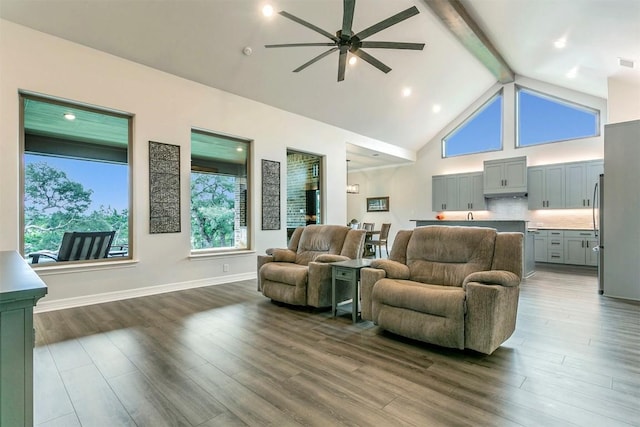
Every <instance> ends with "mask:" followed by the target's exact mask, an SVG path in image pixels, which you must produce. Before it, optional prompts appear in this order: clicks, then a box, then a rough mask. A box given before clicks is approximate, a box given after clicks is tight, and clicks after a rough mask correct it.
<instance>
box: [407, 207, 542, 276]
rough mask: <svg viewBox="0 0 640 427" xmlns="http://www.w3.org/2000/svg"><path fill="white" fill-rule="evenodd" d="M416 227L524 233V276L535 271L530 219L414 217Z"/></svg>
mask: <svg viewBox="0 0 640 427" xmlns="http://www.w3.org/2000/svg"><path fill="white" fill-rule="evenodd" d="M411 221H415V222H416V227H422V226H425V225H451V226H462V227H489V228H495V229H496V230H498V231H502V232H517V233H522V234H523V235H524V248H523V251H522V270H523V271H522V277H529V276H531V275H533V273H535V265H536V262H535V248H534V236H533V235H532V234H530V233H529V232H528V230H527V223H528V221H523V220H510V219H489V220H473V219H472V220H467V221H465V220H437V219H412V220H411Z"/></svg>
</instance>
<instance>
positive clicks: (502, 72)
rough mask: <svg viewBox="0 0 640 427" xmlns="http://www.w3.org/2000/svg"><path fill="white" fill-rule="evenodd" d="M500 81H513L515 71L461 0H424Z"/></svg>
mask: <svg viewBox="0 0 640 427" xmlns="http://www.w3.org/2000/svg"><path fill="white" fill-rule="evenodd" d="M422 1H424V3H425V4H426V5H427V6H428V7H429V8H430V9H431V10H432V11H433V12H434V13H435V14H436V16H438V17H439V18H440V20H442V22H443V23H444V25H445V26H446V27H447V28H449V30H450V31H451V32H452V33H453V34H454V35H455V36H456V37H457V38H458V40H460V42H461V43H462V44H463V45H464V46H465V47H466V48H467V49H468V50H469V52H471V53H472V54H473V55H474V56H475V57H476V58H478V59H479V60H480V62H481V63H482V64H483V65H484V66H485V67H487V69H488V70H489V71H490V72H491V73H492V74H493V75H494V76H496V78H497V79H498V81H499V82H500V83H503V84H504V83H511V82H513V81H514V79H515V73H514V72H513V70H512V69H511V67H509V64H507V61H505V60H504V58H503V57H502V55H500V52H498V50H497V49H496V48H495V46H494V45H493V43H491V41H490V40H489V38H488V37H487V36H486V34H485V33H484V32H483V31H482V29H480V27H479V26H478V24H477V23H476V22H475V21H474V20H473V18H471V16H470V15H469V13H468V12H467V10H466V9H465V8H464V6H463V5H462V3H460V1H459V0H422Z"/></svg>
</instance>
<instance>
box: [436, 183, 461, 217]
mask: <svg viewBox="0 0 640 427" xmlns="http://www.w3.org/2000/svg"><path fill="white" fill-rule="evenodd" d="M431 182H432V191H431V194H432V197H431V199H432V201H431V202H432V205H431V206H432V207H431V209H432V210H433V211H434V212H437V211H455V210H458V177H457V176H456V175H438V176H434V177H432V181H431Z"/></svg>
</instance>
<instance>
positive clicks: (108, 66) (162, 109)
mask: <svg viewBox="0 0 640 427" xmlns="http://www.w3.org/2000/svg"><path fill="white" fill-rule="evenodd" d="M0 76H1V81H0V151H1V155H0V182H1V183H2V185H0V250H19V239H20V235H19V233H20V223H19V213H20V211H19V199H20V190H19V173H20V168H19V165H20V163H21V157H20V149H19V116H18V114H19V111H18V110H19V105H18V99H19V97H18V90H27V91H31V92H36V93H41V94H45V95H49V96H54V97H59V98H64V99H68V100H73V101H76V102H81V103H85V104H91V105H95V106H101V107H107V108H111V109H116V110H120V111H123V112H128V113H132V114H134V115H135V116H134V135H133V149H132V155H133V161H132V164H133V171H134V176H133V200H134V206H133V211H132V215H133V221H134V226H133V230H134V235H133V244H134V247H135V252H134V258H135V260H136V261H137V262H134V263H130V264H128V265H119V266H113V265H112V266H109V267H106V266H104V264H103V265H102V266H101V267H96V269H95V270H91V271H87V269H78V268H66V267H65V268H61V269H58V270H56V271H54V272H52V271H49V272H44V271H42V270H40V271H39V272H38V273H39V274H40V275H41V277H42V278H43V280H44V281H45V282H46V283H47V285H48V286H49V295H48V296H47V297H46V299H45V300H43V302H44V303H45V305H46V302H47V301H49V302H51V301H53V300H60V299H67V298H74V297H85V296H88V295H92V294H97V293H104V292H126V291H131V290H132V289H133V290H140V289H144V288H146V287H152V286H158V285H172V284H173V285H176V284H178V285H180V286H189V285H190V284H202V283H205V282H207V281H216V280H218V281H220V280H224V279H220V278H221V277H223V276H227V277H226V279H227V280H231V279H236V280H237V279H239V278H247V277H252V276H255V266H256V255H255V253H249V254H243V255H225V256H218V257H208V258H205V259H192V258H190V257H189V254H190V240H189V157H190V151H189V144H190V131H191V128H192V127H197V128H202V129H209V130H212V131H216V132H222V133H226V134H230V135H237V136H240V137H243V138H248V139H251V140H253V141H254V144H253V159H252V165H251V170H250V173H251V177H252V179H253V185H252V189H251V193H250V197H251V207H252V210H251V212H250V217H251V221H252V229H251V232H252V248H254V249H255V251H256V252H257V253H264V250H265V249H266V248H267V247H280V246H284V245H285V244H286V224H285V222H284V218H285V214H286V210H285V208H286V191H285V190H286V174H285V172H286V149H287V148H295V149H296V150H299V151H306V152H309V153H314V154H318V155H324V156H326V161H325V163H324V164H325V168H326V170H325V174H324V176H325V182H324V187H323V188H325V189H326V191H325V197H326V200H325V206H326V214H325V217H326V218H327V222H328V223H336V224H342V223H346V221H347V219H346V215H345V212H346V194H345V191H344V189H345V185H346V177H345V174H346V166H345V165H346V150H345V144H346V141H349V142H352V143H356V144H362V145H368V144H371V143H375V142H376V141H374V140H371V139H369V138H366V137H363V136H361V135H357V134H354V133H352V132H347V131H345V130H342V129H339V128H336V127H332V126H329V125H326V124H324V123H320V122H317V121H314V120H310V119H307V118H304V117H301V116H298V115H295V114H291V113H287V112H284V111H282V110H278V109H276V108H273V107H270V106H267V105H264V104H260V103H258V102H254V101H251V100H248V99H245V98H241V97H238V96H235V95H232V94H229V93H225V92H222V91H220V90H216V89H212V88H210V87H207V86H203V85H200V84H198V83H194V82H192V81H188V80H185V79H182V78H178V77H175V76H172V75H170V74H167V73H163V72H160V71H157V70H154V69H151V68H148V67H145V66H142V65H139V64H136V63H132V62H130V61H127V60H124V59H121V58H118V57H115V56H112V55H108V54H105V53H103V52H100V51H96V50H93V49H89V48H86V47H84V46H81V45H77V44H74V43H70V42H68V41H65V40H62V39H59V38H55V37H51V36H48V35H46V34H43V33H40V32H37V31H33V30H31V29H28V28H26V27H23V26H19V25H16V24H13V23H11V22H8V21H0ZM149 140H153V141H160V142H166V143H171V144H177V145H180V146H181V147H182V150H181V155H182V159H181V160H182V162H181V166H182V170H181V174H182V179H181V182H182V188H181V190H182V199H181V205H182V230H183V231H182V233H176V234H157V235H150V234H149V233H148V230H149V226H148V216H149V204H148V191H149V185H148V181H149V180H148V160H147V159H148V151H147V150H148V141H149ZM260 159H269V160H276V161H279V162H280V163H281V167H282V172H283V176H282V178H283V179H282V188H281V194H282V200H281V201H282V218H283V223H282V229H281V230H279V231H261V230H260V224H261V215H260V191H259V189H260V188H261V181H260V163H261V162H260ZM329 171H331V173H329ZM327 195H328V196H329V197H327ZM222 264H229V267H230V268H229V271H228V272H225V273H223V272H222Z"/></svg>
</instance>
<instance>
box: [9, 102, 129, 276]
mask: <svg viewBox="0 0 640 427" xmlns="http://www.w3.org/2000/svg"><path fill="white" fill-rule="evenodd" d="M21 101H22V123H23V138H24V153H23V154H24V168H23V177H24V179H23V182H24V187H23V189H22V190H23V195H24V205H23V206H24V210H23V253H24V255H25V257H27V259H28V260H29V261H31V262H32V263H39V264H42V263H45V262H49V263H52V262H60V261H76V260H85V259H104V258H107V257H114V256H117V257H119V258H122V257H129V241H130V240H129V239H130V230H129V224H130V218H129V161H128V152H129V146H130V128H131V117H130V116H128V115H125V114H118V113H112V112H107V111H100V110H97V109H94V108H87V107H85V106H80V105H75V104H68V103H62V102H58V101H53V100H49V99H43V98H38V97H32V96H27V95H23V96H22V97H21ZM72 232H92V233H93V232H113V238H112V239H111V240H110V241H105V242H104V244H102V246H100V247H98V244H97V243H96V244H95V245H94V246H95V247H94V249H93V250H91V251H89V249H90V241H91V239H94V238H93V237H92V236H89V237H88V238H86V239H84V240H83V243H82V244H80V243H79V241H76V242H75V243H73V247H68V248H65V247H64V246H63V236H64V235H65V233H72ZM94 240H95V239H94ZM66 244H67V242H66V240H65V245H66ZM67 249H69V253H70V254H71V255H69V256H65V257H63V256H62V253H63V252H65V253H66V252H67Z"/></svg>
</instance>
